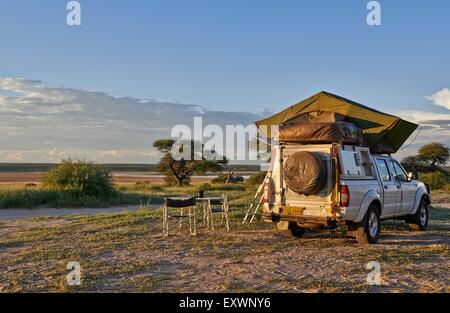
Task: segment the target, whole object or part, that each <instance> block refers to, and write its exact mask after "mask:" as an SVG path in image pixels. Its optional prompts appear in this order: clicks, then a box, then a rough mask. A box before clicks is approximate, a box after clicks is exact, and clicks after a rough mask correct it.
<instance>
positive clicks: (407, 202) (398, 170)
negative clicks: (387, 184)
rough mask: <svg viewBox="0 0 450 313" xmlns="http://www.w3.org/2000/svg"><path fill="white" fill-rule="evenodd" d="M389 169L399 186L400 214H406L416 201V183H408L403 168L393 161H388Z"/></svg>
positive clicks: (413, 181)
mask: <svg viewBox="0 0 450 313" xmlns="http://www.w3.org/2000/svg"><path fill="white" fill-rule="evenodd" d="M390 163H391V164H390V165H391V169H392V170H393V175H394V178H395V180H396V181H397V183H398V184H399V185H400V186H401V200H400V203H401V208H400V209H399V210H400V213H402V214H408V213H410V212H411V211H412V209H413V207H414V201H415V199H416V191H417V181H415V180H412V181H408V176H407V175H406V172H405V170H404V169H403V167H402V166H401V165H400V164H399V163H398V162H397V161H396V160H394V159H391V160H390Z"/></svg>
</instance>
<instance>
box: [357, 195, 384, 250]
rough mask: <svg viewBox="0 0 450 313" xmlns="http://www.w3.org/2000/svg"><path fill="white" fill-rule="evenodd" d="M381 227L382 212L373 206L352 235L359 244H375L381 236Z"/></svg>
mask: <svg viewBox="0 0 450 313" xmlns="http://www.w3.org/2000/svg"><path fill="white" fill-rule="evenodd" d="M380 227H381V223H380V212H379V210H378V208H377V206H376V205H374V204H371V205H370V207H369V209H368V210H367V212H366V215H365V216H364V219H363V220H362V221H361V222H360V223H359V224H358V227H357V228H356V230H354V231H352V234H353V236H355V237H356V240H357V241H358V243H362V244H374V243H377V241H378V238H379V236H380Z"/></svg>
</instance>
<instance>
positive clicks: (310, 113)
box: [256, 91, 418, 153]
mask: <svg viewBox="0 0 450 313" xmlns="http://www.w3.org/2000/svg"><path fill="white" fill-rule="evenodd" d="M341 121H342V122H349V123H353V124H354V125H355V126H357V127H359V128H360V129H361V130H362V135H363V142H364V145H365V146H367V147H369V148H370V150H371V151H372V152H373V153H395V152H397V151H398V149H400V147H401V146H402V145H403V143H404V142H405V141H406V140H407V139H408V137H409V136H410V135H411V134H412V133H413V132H414V130H415V129H416V128H417V126H418V125H416V124H414V123H411V122H408V121H405V120H402V119H401V118H399V117H396V116H393V115H389V114H385V113H382V112H379V111H377V110H374V109H371V108H369V107H366V106H364V105H362V104H359V103H356V102H353V101H351V100H348V99H345V98H343V97H340V96H337V95H334V94H331V93H328V92H325V91H322V92H320V93H318V94H316V95H314V96H312V97H310V98H308V99H306V100H303V101H301V102H299V103H297V104H295V105H293V106H291V107H289V108H287V109H285V110H283V111H281V112H279V113H277V114H275V115H273V116H271V117H269V118H266V119H264V120H261V121H258V122H256V125H257V126H258V127H261V126H267V128H266V129H268V130H269V131H270V126H271V125H278V126H281V127H282V126H286V125H290V124H295V123H305V122H341ZM262 130H263V131H264V128H263V129H262ZM267 135H268V137H271V135H270V133H268V134H267Z"/></svg>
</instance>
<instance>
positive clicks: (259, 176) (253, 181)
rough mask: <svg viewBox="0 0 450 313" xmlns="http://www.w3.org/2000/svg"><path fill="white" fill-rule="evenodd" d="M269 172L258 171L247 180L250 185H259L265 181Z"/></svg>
mask: <svg viewBox="0 0 450 313" xmlns="http://www.w3.org/2000/svg"><path fill="white" fill-rule="evenodd" d="M266 175H267V172H258V173H256V174H254V175H252V176H250V177H249V178H248V179H247V181H246V182H245V183H246V184H248V185H254V186H259V185H261V184H262V183H263V181H264V178H266Z"/></svg>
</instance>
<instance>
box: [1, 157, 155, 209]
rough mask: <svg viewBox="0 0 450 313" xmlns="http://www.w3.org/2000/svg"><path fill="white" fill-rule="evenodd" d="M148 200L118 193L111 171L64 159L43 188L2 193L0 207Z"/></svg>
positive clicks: (71, 205) (82, 204) (74, 205)
mask: <svg viewBox="0 0 450 313" xmlns="http://www.w3.org/2000/svg"><path fill="white" fill-rule="evenodd" d="M147 200H148V198H147V197H144V196H142V195H138V194H132V193H124V192H121V191H119V190H117V189H116V188H115V186H114V184H113V181H112V178H111V176H110V174H109V172H108V171H107V170H106V169H105V168H103V167H101V166H98V165H95V164H93V163H91V162H86V161H73V160H63V161H62V163H61V164H59V165H57V166H55V167H53V168H51V169H50V170H49V172H47V174H46V175H44V178H43V185H42V187H37V186H35V185H27V186H26V187H25V188H24V189H11V190H2V191H0V208H32V207H38V206H51V207H106V206H111V205H119V204H131V203H139V202H140V201H147Z"/></svg>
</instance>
